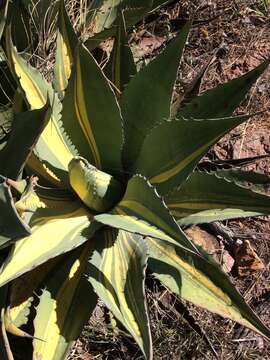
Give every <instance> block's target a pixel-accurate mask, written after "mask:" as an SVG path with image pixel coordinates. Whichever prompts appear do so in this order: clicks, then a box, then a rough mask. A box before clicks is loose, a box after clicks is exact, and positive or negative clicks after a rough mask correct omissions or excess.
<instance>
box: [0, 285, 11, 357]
mask: <svg viewBox="0 0 270 360" xmlns="http://www.w3.org/2000/svg"><path fill="white" fill-rule="evenodd" d="M7 294H8V287H7V286H4V287H2V288H1V289H0V312H1V315H2V313H3V312H4V310H5V307H6V301H7ZM1 318H2V316H1ZM0 323H1V322H0ZM3 326H4V323H2V329H1V336H0V358H1V359H2V360H12V354H11V353H10V348H7V343H6V340H7V339H6V332H5V329H3ZM3 330H4V331H3ZM8 347H9V344H8ZM8 352H9V353H8Z"/></svg>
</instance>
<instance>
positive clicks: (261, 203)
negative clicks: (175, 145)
mask: <svg viewBox="0 0 270 360" xmlns="http://www.w3.org/2000/svg"><path fill="white" fill-rule="evenodd" d="M234 174H235V177H234ZM237 174H238V175H239V177H241V181H242V184H243V180H244V172H242V173H238V172H237V171H235V172H233V171H228V172H227V171H220V172H217V173H213V174H207V173H204V172H194V173H193V174H191V175H190V177H189V178H188V180H187V181H186V182H185V183H183V184H182V186H181V187H180V188H179V189H177V190H176V191H173V192H172V193H170V194H168V195H167V196H166V198H165V201H166V204H167V206H168V207H169V209H170V211H171V212H172V214H173V215H174V217H175V218H176V219H180V221H179V223H180V224H181V225H189V224H198V223H206V222H211V221H217V220H225V219H231V218H238V217H248V216H256V215H262V214H270V197H269V196H266V195H262V194H258V193H256V192H254V191H252V190H249V189H248V188H244V187H243V186H238V185H237V184H236V180H237ZM248 179H249V174H247V178H246V180H248ZM238 183H239V185H241V182H240V181H238Z"/></svg>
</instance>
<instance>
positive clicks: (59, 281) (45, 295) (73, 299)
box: [33, 242, 97, 360]
mask: <svg viewBox="0 0 270 360" xmlns="http://www.w3.org/2000/svg"><path fill="white" fill-rule="evenodd" d="M92 247H93V244H92V243H91V242H88V243H86V244H85V245H83V246H82V247H80V248H79V249H76V250H75V251H74V252H72V253H70V254H68V255H66V256H64V257H63V259H62V261H61V262H60V263H59V264H57V265H56V267H55V268H54V269H53V272H52V273H51V274H49V276H48V278H47V279H46V280H45V284H44V289H43V291H42V294H41V296H40V297H39V304H38V306H37V307H36V317H35V319H34V329H35V331H34V336H35V339H34V341H33V347H34V351H33V360H39V359H44V360H45V359H46V360H64V359H65V357H66V354H67V352H68V350H69V349H70V347H71V346H72V344H73V343H74V341H75V340H76V339H77V337H78V336H79V335H80V332H81V330H82V327H83V325H84V324H85V322H87V320H88V319H89V317H90V315H91V313H92V311H93V309H94V307H95V306H96V302H97V297H96V295H95V293H94V291H93V289H92V286H91V284H90V283H89V282H88V281H87V276H88V272H87V265H88V258H89V256H90V254H91V253H92ZM39 339H41V340H39Z"/></svg>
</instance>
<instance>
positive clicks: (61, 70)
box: [54, 0, 78, 98]
mask: <svg viewBox="0 0 270 360" xmlns="http://www.w3.org/2000/svg"><path fill="white" fill-rule="evenodd" d="M77 43H78V38H77V36H76V34H75V32H74V30H73V27H72V25H71V22H70V20H69V17H68V14H67V12H66V8H65V2H64V0H61V1H60V6H59V15H58V34H57V40H56V44H57V46H56V56H55V68H54V75H55V79H54V87H55V89H56V91H57V92H58V94H59V96H60V97H61V98H62V97H63V95H64V91H65V89H66V87H67V84H68V79H69V77H70V74H71V66H72V64H73V63H74V55H75V49H76V46H77Z"/></svg>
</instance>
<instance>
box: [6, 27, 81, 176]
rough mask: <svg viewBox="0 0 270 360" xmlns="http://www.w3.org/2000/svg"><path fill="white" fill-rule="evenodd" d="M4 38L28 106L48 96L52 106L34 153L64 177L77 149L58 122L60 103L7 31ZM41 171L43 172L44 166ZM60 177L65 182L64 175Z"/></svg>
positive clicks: (33, 106) (35, 106)
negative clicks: (21, 54) (21, 53)
mask: <svg viewBox="0 0 270 360" xmlns="http://www.w3.org/2000/svg"><path fill="white" fill-rule="evenodd" d="M7 38H8V41H7V49H8V54H9V58H10V61H11V63H12V64H13V70H14V72H15V74H16V76H17V78H18V80H19V82H20V85H21V88H22V90H23V92H24V95H25V97H26V100H27V102H28V103H29V105H30V107H31V109H32V110H34V109H39V108H41V107H43V106H45V104H46V102H47V99H48V98H49V100H50V103H51V106H52V116H51V118H50V121H49V122H48V124H47V126H46V127H45V129H44V131H43V132H42V135H41V136H40V138H39V140H38V142H37V144H36V146H35V150H34V151H35V154H36V155H37V156H38V158H39V159H40V160H41V161H42V162H45V164H46V166H47V167H49V166H50V167H51V171H52V169H53V170H54V171H55V172H57V170H58V171H59V174H61V175H62V177H63V175H64V174H65V172H66V170H67V166H68V163H69V161H70V160H71V159H72V157H73V156H76V155H77V152H76V150H75V149H74V146H72V144H71V143H70V140H69V139H68V138H67V136H65V134H64V132H63V130H62V129H61V126H60V123H59V119H60V112H61V108H62V106H61V102H60V100H59V98H58V96H57V94H55V93H54V91H53V88H52V86H51V85H50V84H49V83H47V82H46V80H45V79H44V78H43V77H42V75H41V74H40V73H39V72H38V70H36V69H35V68H33V67H32V66H30V65H29V64H28V63H27V62H26V61H25V60H24V59H23V58H22V57H21V56H20V55H19V54H18V53H17V51H16V49H15V48H14V46H13V45H12V42H11V38H10V31H7ZM44 172H46V169H45V168H44ZM56 175H58V174H56ZM60 180H63V181H65V180H66V178H63V179H60Z"/></svg>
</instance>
